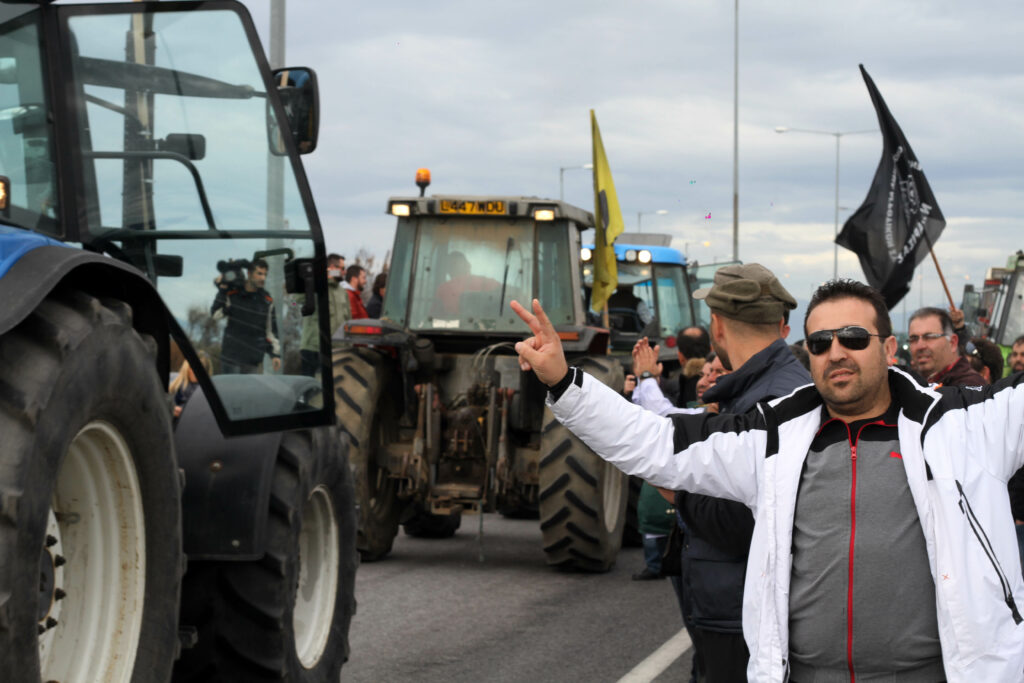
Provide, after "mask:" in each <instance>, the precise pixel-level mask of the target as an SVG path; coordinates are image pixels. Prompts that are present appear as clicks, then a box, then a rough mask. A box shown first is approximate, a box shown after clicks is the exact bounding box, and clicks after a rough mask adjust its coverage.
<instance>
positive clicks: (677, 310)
mask: <svg viewBox="0 0 1024 683" xmlns="http://www.w3.org/2000/svg"><path fill="white" fill-rule="evenodd" d="M670 241H671V236H670V235H661V234H654V233H623V234H622V235H619V237H618V239H617V240H616V241H615V244H614V245H613V246H614V249H615V260H616V266H617V269H618V279H619V286H618V288H617V289H616V291H615V292H614V293H613V294H612V296H611V298H610V299H609V300H608V325H609V328H610V330H611V352H612V354H614V355H618V356H620V357H621V359H622V362H623V365H624V366H625V367H626V368H627V369H628V368H629V367H630V365H631V364H632V360H631V358H630V351H631V350H632V348H633V345H634V344H635V343H636V342H637V340H639V339H640V338H641V337H647V338H648V339H650V341H651V344H652V345H654V344H658V345H660V347H661V351H660V355H659V357H660V359H661V361H662V362H663V363H664V364H665V366H666V367H667V368H671V367H673V366H676V367H678V364H679V362H678V359H677V356H676V351H675V343H676V334H677V333H678V332H679V331H680V330H681V329H683V328H685V327H689V326H691V325H695V324H699V323H695V322H694V321H695V320H697V316H696V307H695V305H694V301H693V297H692V296H691V291H690V277H689V274H688V272H687V265H688V264H687V262H686V257H685V256H684V255H683V253H682V252H681V251H679V250H678V249H673V248H672V247H670V246H668V245H669V243H670ZM593 249H594V247H593V245H589V244H588V245H585V246H584V247H583V249H582V250H581V254H580V256H581V260H582V262H583V284H584V291H585V298H586V302H587V308H588V311H589V313H588V315H589V316H590V319H591V322H592V323H593V324H596V325H601V324H602V321H603V318H602V315H601V314H600V313H595V312H594V311H591V310H590V291H591V288H592V287H593V282H594V263H593V253H594V252H593Z"/></svg>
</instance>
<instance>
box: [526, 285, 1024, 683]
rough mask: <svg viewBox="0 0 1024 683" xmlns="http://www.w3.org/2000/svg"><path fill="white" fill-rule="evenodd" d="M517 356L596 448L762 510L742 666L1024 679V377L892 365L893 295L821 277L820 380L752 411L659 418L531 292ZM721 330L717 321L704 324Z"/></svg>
mask: <svg viewBox="0 0 1024 683" xmlns="http://www.w3.org/2000/svg"><path fill="white" fill-rule="evenodd" d="M513 309H514V310H515V311H516V312H517V313H518V314H519V315H520V317H522V318H523V320H524V321H525V322H526V323H527V324H528V325H529V326H530V328H531V330H532V331H533V333H534V336H532V337H530V338H529V339H526V340H524V341H522V342H519V343H518V344H516V351H517V353H518V354H519V358H520V365H521V367H522V368H523V369H524V371H525V370H530V369H532V370H533V371H534V372H535V374H536V375H537V377H538V378H539V379H540V381H541V382H543V383H544V384H546V385H548V387H549V389H550V392H549V396H548V404H549V405H550V406H551V409H552V412H553V413H554V415H555V417H557V418H558V419H559V420H560V421H562V423H563V424H565V425H566V426H567V427H568V428H569V429H570V430H572V431H573V432H574V433H575V434H576V435H577V436H579V437H580V438H581V439H582V440H583V441H584V442H585V443H587V445H589V446H590V447H591V448H592V449H593V450H594V451H595V452H597V453H598V454H599V455H601V457H603V458H605V459H606V460H608V461H609V462H611V463H613V464H615V465H616V466H617V467H619V468H620V469H622V470H623V471H625V472H626V473H628V474H631V475H636V476H639V477H642V478H644V479H646V480H647V481H649V482H651V483H652V484H654V485H656V486H661V487H664V488H669V489H684V490H689V491H696V492H700V493H705V494H708V495H713V496H720V497H727V498H731V499H733V500H737V501H741V502H743V503H745V504H746V505H748V506H749V507H750V508H751V509H752V510H753V512H754V516H755V520H756V521H755V528H754V535H753V540H752V544H751V549H750V556H749V560H748V564H747V572H746V583H745V590H744V606H743V631H744V637H745V639H746V641H747V645H748V647H749V648H750V661H749V664H748V668H747V677H748V679H749V680H750V681H765V682H768V681H772V682H776V681H779V682H781V681H787V680H788V681H795V682H796V683H807V681H833V680H850V681H855V680H860V681H869V680H885V681H941V680H948V681H958V682H959V681H963V682H967V681H971V682H973V681H1021V680H1024V623H1022V622H1024V619H1022V617H1021V609H1022V603H1020V602H1018V601H1019V597H1020V596H1021V595H1024V577H1022V575H1021V572H1019V571H1017V568H1016V567H1017V550H1016V538H1015V534H1014V529H1013V524H1012V521H1011V520H1012V517H1011V514H1010V508H1009V501H1008V496H1007V495H1006V482H1007V480H1008V479H1009V478H1010V476H1011V475H1012V474H1013V473H1014V472H1015V471H1017V470H1018V469H1019V468H1020V467H1021V466H1022V465H1024V448H1022V439H1024V375H1014V376H1011V377H1009V378H1007V379H1004V380H1002V381H1000V382H997V383H996V384H993V385H990V386H987V387H980V388H979V387H971V388H968V387H948V388H942V389H938V390H934V389H928V388H925V387H922V386H920V385H919V384H917V383H916V382H914V381H913V380H912V379H911V378H910V377H909V376H908V375H906V374H905V373H903V372H902V371H900V370H898V369H894V368H887V362H886V359H887V358H889V357H891V356H892V355H893V353H894V352H895V346H896V340H895V338H894V337H893V336H892V330H891V323H890V321H889V316H888V311H887V309H886V306H885V303H884V301H883V300H882V298H881V297H880V296H879V295H878V292H877V291H876V290H874V289H872V288H870V287H868V286H866V285H863V284H861V283H857V282H853V281H849V280H841V281H833V282H830V283H826V284H825V285H823V286H822V287H820V288H819V289H818V290H817V291H816V292H815V294H814V296H813V297H812V299H811V302H810V303H809V305H808V308H807V314H806V318H805V321H804V332H805V336H806V339H807V348H808V351H809V352H810V354H811V376H812V379H813V381H814V384H813V385H808V386H805V387H802V388H799V389H797V390H796V391H794V392H793V393H792V394H790V395H789V396H786V397H782V398H779V399H774V400H772V401H769V402H763V403H760V404H758V405H757V407H756V408H755V409H753V410H751V411H750V412H748V413H747V414H745V415H728V414H723V415H718V416H712V415H677V416H671V417H660V416H657V415H654V414H653V413H650V412H648V411H645V410H643V409H642V408H640V407H638V406H632V405H629V404H626V405H624V404H623V402H622V400H621V398H620V397H619V396H618V394H616V393H614V392H612V391H611V390H610V389H607V388H606V387H604V386H603V385H602V384H601V383H600V382H598V381H596V380H594V379H593V378H590V377H588V376H586V374H585V373H583V372H582V371H580V370H578V369H576V368H571V369H570V368H569V367H568V366H567V364H566V362H565V357H564V355H563V353H562V349H561V345H560V343H559V340H558V335H557V333H556V332H555V331H554V328H553V327H552V326H551V324H550V321H548V319H547V317H546V316H545V315H544V312H543V309H542V308H541V307H540V304H539V303H538V302H537V301H534V302H533V310H534V313H533V314H531V313H529V312H528V311H526V310H525V309H524V308H523V307H522V306H521V305H519V304H518V303H515V302H514V303H513ZM712 334H714V331H712Z"/></svg>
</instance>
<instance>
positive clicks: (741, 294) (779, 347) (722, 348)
mask: <svg viewBox="0 0 1024 683" xmlns="http://www.w3.org/2000/svg"><path fill="white" fill-rule="evenodd" d="M693 297H694V298H695V299H703V300H704V301H705V302H706V303H707V305H708V307H709V308H710V309H711V346H712V348H713V349H714V350H715V353H717V354H718V357H719V359H721V362H722V365H723V366H725V368H726V369H727V370H731V371H732V372H731V373H730V374H728V375H724V376H723V377H722V378H721V379H719V380H718V382H717V383H716V384H715V386H713V387H711V388H710V389H708V390H707V391H706V392H704V396H703V397H702V400H703V401H704V402H705V403H718V404H719V409H720V411H721V412H723V413H745V412H747V411H748V410H750V409H751V408H753V407H754V406H755V405H756V404H757V402H758V401H766V400H769V399H773V398H778V397H780V396H785V395H787V394H789V393H790V392H792V391H793V390H794V389H796V388H797V387H799V386H802V385H804V384H809V383H810V381H811V376H810V375H809V374H808V373H807V370H805V369H804V367H803V366H802V365H801V364H800V362H799V361H798V360H797V359H796V357H795V356H794V355H793V353H792V351H790V350H789V346H787V345H786V342H785V341H784V340H783V339H782V337H781V330H782V323H783V317H784V314H785V313H787V312H788V311H790V310H792V309H794V308H796V300H795V299H793V297H792V296H791V295H790V293H789V292H787V291H786V289H785V287H783V286H782V284H781V283H780V282H779V280H778V278H776V277H775V275H774V274H773V273H772V272H771V271H770V270H768V269H767V268H765V267H764V266H761V265H759V264H757V263H749V264H745V265H735V266H724V267H722V268H720V269H719V270H718V271H717V272H716V273H715V279H714V282H713V284H712V286H711V287H708V288H704V289H698V290H697V291H696V292H694V293H693ZM634 357H635V358H636V361H635V367H634V371H635V372H637V373H640V374H638V377H640V376H643V373H644V372H649V368H648V367H647V366H648V365H650V364H651V362H652V361H654V362H656V359H657V354H656V353H648V354H638V355H635V356H634ZM642 359H646V362H645V361H644V360H642ZM657 392H658V387H657V382H656V381H654V380H653V379H644V380H641V382H640V385H639V386H638V387H637V389H636V391H635V392H634V398H633V401H634V403H638V404H640V405H645V404H646V401H647V400H648V396H651V397H652V398H654V399H655V400H656V398H657ZM676 509H677V510H679V513H680V515H681V517H682V519H683V522H684V524H685V527H684V528H685V529H686V538H685V540H684V544H683V557H682V567H683V574H682V577H683V604H684V605H686V607H687V608H688V609H689V610H690V620H691V622H692V623H693V625H694V628H693V629H691V634H692V637H693V641H694V647H695V648H696V650H697V651H698V652H700V655H701V660H702V661H703V664H704V672H703V673H704V680H707V681H709V683H715V682H716V681H737V680H743V678H744V676H745V671H746V668H747V659H748V657H749V653H748V651H747V646H746V644H745V643H744V641H743V609H742V607H743V580H744V574H745V572H746V566H747V554H748V552H749V550H750V538H751V535H752V534H753V531H754V517H753V515H752V514H751V512H750V509H749V508H748V507H747V506H746V505H744V504H743V503H738V502H735V501H732V500H725V499H722V498H713V497H710V496H706V495H701V494H698V493H690V492H687V491H679V492H678V493H677V494H676Z"/></svg>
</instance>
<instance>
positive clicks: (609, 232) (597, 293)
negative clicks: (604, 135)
mask: <svg viewBox="0 0 1024 683" xmlns="http://www.w3.org/2000/svg"><path fill="white" fill-rule="evenodd" d="M590 131H591V133H592V135H593V138H594V147H593V148H594V223H595V225H594V228H595V230H596V234H595V235H594V288H593V290H591V293H590V308H591V309H593V310H594V311H602V310H604V306H605V303H606V302H607V301H608V297H610V296H611V295H612V292H614V291H615V288H616V287H617V286H618V284H619V276H618V271H617V270H616V267H615V248H614V247H613V246H612V245H613V244H614V243H615V238H616V237H618V236H619V235H621V234H622V230H623V224H622V211H620V210H619V198H618V196H616V194H615V183H614V182H612V169H611V167H610V166H608V157H606V156H605V154H604V144H603V143H602V142H601V130H600V129H599V128H598V127H597V117H595V116H594V110H593V109H591V110H590Z"/></svg>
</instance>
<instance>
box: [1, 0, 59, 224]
mask: <svg viewBox="0 0 1024 683" xmlns="http://www.w3.org/2000/svg"><path fill="white" fill-rule="evenodd" d="M10 12H22V13H24V12H25V10H24V9H20V8H19V9H13V8H6V7H5V8H4V9H3V14H4V15H6V14H8V13H10ZM36 17H37V14H36V13H35V12H32V13H30V14H27V15H26V16H25V17H24V18H23V19H22V20H21V21H12V22H9V23H7V22H5V23H4V24H3V29H2V31H0V175H2V176H4V177H6V178H7V181H8V182H7V187H6V191H7V192H8V193H9V196H8V197H5V198H3V199H5V200H6V202H7V204H8V207H9V208H8V209H7V211H6V213H5V215H4V216H3V219H2V220H3V221H4V222H5V223H10V224H12V225H16V226H18V227H21V228H26V229H28V230H38V231H40V232H44V233H46V234H49V235H51V236H60V229H59V226H58V224H57V221H56V217H57V175H56V168H55V166H54V162H53V148H52V145H51V140H50V134H51V126H50V124H49V122H48V121H47V111H48V104H47V96H46V87H45V83H44V80H43V70H42V59H41V53H40V43H39V27H38V25H37V23H36V21H35V18H36ZM5 18H6V17H5Z"/></svg>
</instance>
